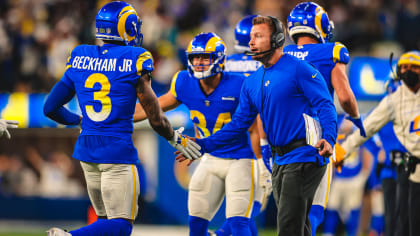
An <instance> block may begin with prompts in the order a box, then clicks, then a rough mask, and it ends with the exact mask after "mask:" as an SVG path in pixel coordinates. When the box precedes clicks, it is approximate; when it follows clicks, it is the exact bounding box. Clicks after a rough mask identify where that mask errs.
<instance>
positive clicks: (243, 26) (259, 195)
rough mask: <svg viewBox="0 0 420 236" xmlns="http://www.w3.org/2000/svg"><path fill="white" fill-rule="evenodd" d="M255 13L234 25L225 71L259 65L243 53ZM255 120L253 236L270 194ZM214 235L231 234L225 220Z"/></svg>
mask: <svg viewBox="0 0 420 236" xmlns="http://www.w3.org/2000/svg"><path fill="white" fill-rule="evenodd" d="M256 16H257V15H249V16H246V17H244V18H243V19H242V20H241V21H239V22H238V24H237V25H236V27H235V39H236V44H235V52H236V53H235V54H232V55H229V56H228V57H227V59H226V65H225V71H227V72H236V73H241V74H244V75H245V76H249V75H250V74H252V73H253V72H255V71H256V70H257V69H258V68H259V67H260V66H261V62H259V61H255V60H253V59H252V56H248V55H245V52H247V51H250V48H249V45H248V43H249V41H250V39H251V36H250V33H251V28H252V19H254V18H255V17H256ZM257 122H260V119H259V117H258V118H257V121H255V122H254V124H252V126H251V127H250V128H249V130H248V132H249V136H250V140H251V145H252V150H253V151H254V154H255V156H256V157H257V163H258V184H257V185H256V187H255V202H254V208H253V209H252V216H251V222H250V227H251V233H252V235H253V236H255V235H258V230H257V225H256V224H255V218H256V217H257V216H258V215H259V213H260V212H261V211H263V210H264V209H265V207H266V206H267V200H268V197H269V196H270V194H271V191H272V186H271V174H270V173H269V172H268V170H267V169H266V168H265V166H264V163H263V162H262V161H263V160H262V158H261V149H260V136H259V135H258V127H257ZM215 233H216V235H219V236H222V235H231V231H230V227H229V224H228V223H227V221H226V222H225V223H224V224H223V225H222V227H220V228H219V229H218V230H217V231H216V232H215Z"/></svg>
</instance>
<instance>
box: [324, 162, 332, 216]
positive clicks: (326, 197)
mask: <svg viewBox="0 0 420 236" xmlns="http://www.w3.org/2000/svg"><path fill="white" fill-rule="evenodd" d="M331 163H332V159H331V158H330V163H328V169H327V171H328V183H327V184H328V185H327V194H325V202H324V209H325V208H327V202H328V194H329V193H330V181H331V166H332V164H331Z"/></svg>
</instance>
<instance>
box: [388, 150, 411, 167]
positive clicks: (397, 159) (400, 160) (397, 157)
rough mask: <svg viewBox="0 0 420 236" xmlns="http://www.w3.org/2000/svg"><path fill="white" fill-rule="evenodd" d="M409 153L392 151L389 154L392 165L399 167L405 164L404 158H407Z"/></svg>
mask: <svg viewBox="0 0 420 236" xmlns="http://www.w3.org/2000/svg"><path fill="white" fill-rule="evenodd" d="M406 154H407V153H405V152H400V151H395V150H393V151H391V152H390V153H389V155H390V157H391V162H392V164H394V165H396V166H399V165H401V164H404V159H405V158H404V157H405V156H406Z"/></svg>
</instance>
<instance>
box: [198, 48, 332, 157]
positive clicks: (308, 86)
mask: <svg viewBox="0 0 420 236" xmlns="http://www.w3.org/2000/svg"><path fill="white" fill-rule="evenodd" d="M315 111H319V113H318V116H319V120H320V123H321V127H322V128H323V130H324V132H323V138H324V139H326V140H327V141H328V142H329V143H330V144H331V145H332V146H333V145H334V144H335V140H336V137H337V114H336V111H335V107H334V104H333V101H332V98H331V96H329V95H328V88H327V85H326V83H325V81H324V79H323V77H322V75H321V73H320V72H319V71H318V70H316V69H315V68H314V67H313V66H311V65H309V64H308V63H306V62H302V61H300V60H298V59H296V58H295V57H293V56H290V55H288V54H284V55H283V56H282V57H281V58H280V59H279V60H278V61H277V63H276V64H274V65H273V66H270V67H268V68H264V67H260V68H259V69H258V70H257V71H256V72H255V73H253V74H252V75H251V76H250V77H248V78H247V79H246V80H245V82H244V85H243V86H242V91H241V95H240V102H239V107H238V110H237V111H236V112H235V114H234V116H233V118H232V121H231V122H230V123H228V124H227V125H226V126H225V127H224V128H223V129H222V130H221V131H219V132H218V133H216V134H215V135H212V136H210V137H208V138H206V139H203V140H200V141H198V142H199V143H201V144H202V146H203V148H204V150H207V151H208V150H215V149H217V148H218V147H219V146H223V145H225V143H226V142H232V140H234V139H235V138H238V137H240V136H242V135H244V133H245V132H246V131H247V129H248V128H249V127H250V126H251V124H252V123H253V122H254V120H255V117H256V116H257V114H258V113H259V114H260V115H261V120H262V121H263V125H264V131H265V132H266V134H267V139H268V141H269V143H270V144H271V145H273V146H285V145H287V144H289V143H291V142H293V141H295V140H299V139H305V137H306V131H305V121H304V118H303V113H306V114H308V115H311V116H316V115H317V114H316V113H315ZM323 159H324V158H322V157H320V156H319V154H318V152H317V150H316V149H315V148H314V147H312V146H304V147H300V148H297V149H295V150H293V151H291V152H289V153H287V154H285V155H283V156H281V157H280V156H276V157H275V161H276V163H277V164H278V165H283V164H289V163H296V162H317V161H319V160H323ZM325 159H326V160H325V162H323V163H326V162H328V159H327V158H325Z"/></svg>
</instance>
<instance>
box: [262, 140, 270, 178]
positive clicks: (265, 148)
mask: <svg viewBox="0 0 420 236" xmlns="http://www.w3.org/2000/svg"><path fill="white" fill-rule="evenodd" d="M260 143H261V155H262V159H263V162H264V165H265V167H266V168H267V170H268V171H269V172H270V174H272V173H273V153H271V147H270V144H268V142H267V140H265V139H261V141H260Z"/></svg>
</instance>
